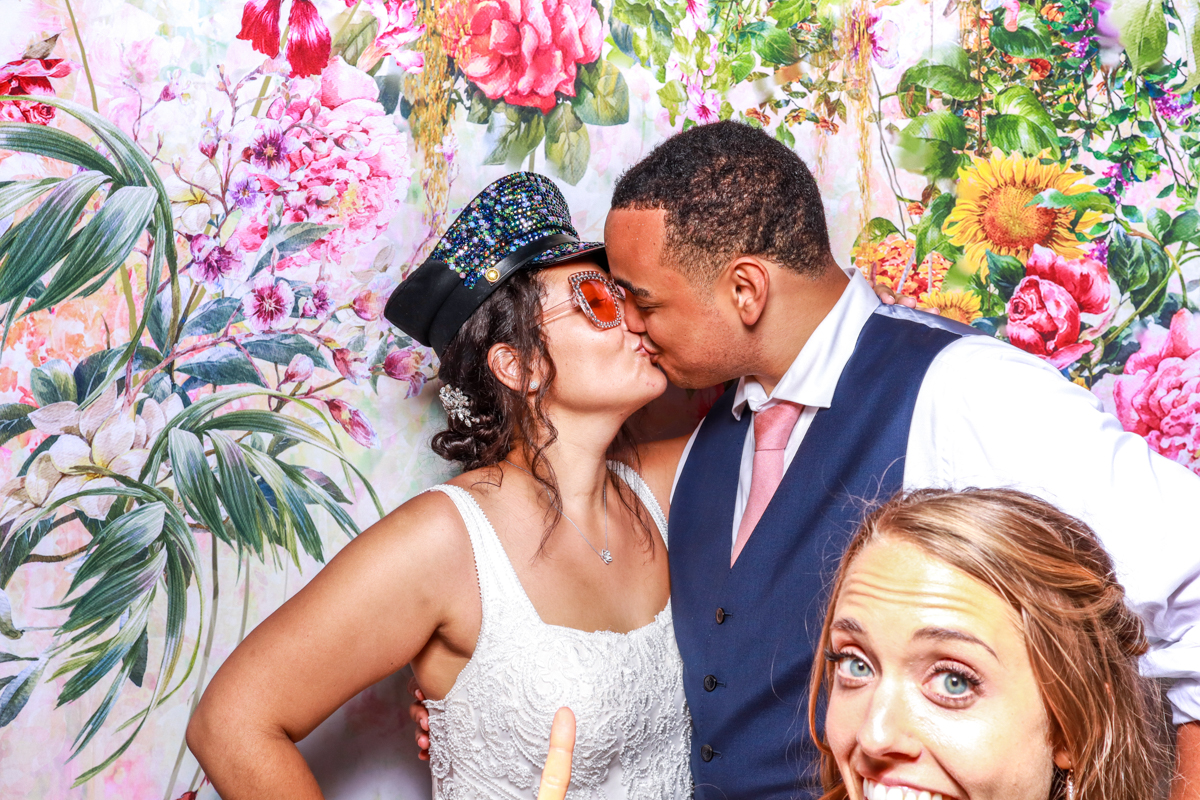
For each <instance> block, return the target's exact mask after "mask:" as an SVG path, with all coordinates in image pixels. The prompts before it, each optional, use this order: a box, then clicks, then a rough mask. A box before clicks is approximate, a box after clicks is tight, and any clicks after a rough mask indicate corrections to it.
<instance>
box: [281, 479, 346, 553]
mask: <svg viewBox="0 0 1200 800" xmlns="http://www.w3.org/2000/svg"><path fill="white" fill-rule="evenodd" d="M278 463H279V466H280V467H282V468H283V471H284V472H286V473H287V474H288V477H290V478H291V479H292V480H293V481H295V482H296V483H297V484H298V485H300V486H301V487H302V488H303V489H304V490H305V491H307V492H308V494H309V496H311V497H312V498H313V499H315V500H316V501H317V502H318V503H320V505H321V506H322V507H323V508H324V509H325V510H326V511H328V512H329V515H330V516H331V517H333V519H334V521H335V522H337V524H338V525H339V526H340V527H341V528H342V530H343V531H345V532H346V534H347V535H348V536H354V535H356V534H358V532H359V530H358V525H357V524H355V522H354V520H353V518H351V516H350V515H349V514H347V513H346V510H345V509H344V508H342V507H341V506H340V505H338V503H337V501H336V500H334V499H333V497H332V496H331V495H330V494H329V493H328V492H326V491H325V490H324V489H322V488H321V487H320V486H318V485H317V484H316V483H315V482H313V481H312V479H310V478H309V477H308V476H307V475H305V474H304V472H303V471H301V470H300V468H298V467H294V466H292V465H291V464H285V463H283V462H282V461H281V462H278Z"/></svg>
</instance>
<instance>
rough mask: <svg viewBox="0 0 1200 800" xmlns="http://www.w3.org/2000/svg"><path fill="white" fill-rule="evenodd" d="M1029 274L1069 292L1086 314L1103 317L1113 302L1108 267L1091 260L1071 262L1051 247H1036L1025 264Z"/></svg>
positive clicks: (1078, 259)
mask: <svg viewBox="0 0 1200 800" xmlns="http://www.w3.org/2000/svg"><path fill="white" fill-rule="evenodd" d="M1025 274H1026V275H1034V276H1036V277H1038V278H1045V279H1046V280H1048V281H1053V282H1054V283H1057V284H1058V285H1059V286H1061V287H1063V288H1064V289H1066V290H1067V292H1069V293H1070V295H1071V297H1073V298H1074V299H1075V303H1076V304H1077V305H1078V306H1079V310H1080V311H1082V312H1083V313H1084V314H1102V313H1104V312H1105V311H1107V310H1108V306H1109V302H1110V301H1111V300H1112V283H1111V282H1110V281H1109V279H1108V267H1106V266H1104V264H1102V263H1100V262H1099V261H1096V260H1094V259H1091V258H1076V259H1072V260H1070V261H1068V260H1067V259H1065V258H1063V257H1062V256H1060V255H1058V254H1057V253H1055V252H1054V251H1053V250H1051V249H1049V248H1048V247H1042V246H1041V245H1040V244H1035V245H1034V246H1033V252H1032V253H1030V255H1029V260H1028V261H1026V262H1025Z"/></svg>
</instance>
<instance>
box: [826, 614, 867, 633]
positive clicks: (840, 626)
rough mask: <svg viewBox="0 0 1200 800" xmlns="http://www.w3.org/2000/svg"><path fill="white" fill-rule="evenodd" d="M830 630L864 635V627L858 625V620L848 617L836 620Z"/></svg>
mask: <svg viewBox="0 0 1200 800" xmlns="http://www.w3.org/2000/svg"><path fill="white" fill-rule="evenodd" d="M829 628H830V629H831V630H835V631H845V632H846V633H862V632H863V628H862V625H859V624H858V620H856V619H850V618H848V617H840V618H838V619H835V620H834V621H833V624H832V625H830V626H829Z"/></svg>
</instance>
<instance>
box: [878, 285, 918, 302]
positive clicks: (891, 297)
mask: <svg viewBox="0 0 1200 800" xmlns="http://www.w3.org/2000/svg"><path fill="white" fill-rule="evenodd" d="M871 288H873V289H874V290H875V294H877V295H879V299H880V300H882V301H883V304H884V305H885V306H894V305H896V304H900V305H902V306H907V307H908V308H916V307H917V300H916V298H914V297H909V296H908V295H903V294H900V295H898V294H896V293H895V292H893V291H892V290H891V289H890V288H888V286H887V285H886V284H883V283H877V284H875V285H874V286H873V287H871Z"/></svg>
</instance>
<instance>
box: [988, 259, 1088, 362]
mask: <svg viewBox="0 0 1200 800" xmlns="http://www.w3.org/2000/svg"><path fill="white" fill-rule="evenodd" d="M1111 308H1112V283H1111V282H1110V280H1109V277H1108V267H1106V266H1104V264H1101V263H1100V262H1099V261H1096V260H1094V259H1091V258H1076V259H1071V260H1068V259H1065V258H1063V257H1062V256H1060V255H1058V254H1056V253H1055V252H1054V251H1052V250H1050V249H1048V248H1045V247H1042V246H1041V245H1034V247H1033V252H1032V253H1031V254H1030V256H1029V260H1028V261H1027V262H1026V264H1025V277H1024V278H1023V279H1022V280H1021V282H1020V283H1019V284H1017V288H1016V290H1015V291H1014V292H1013V296H1012V298H1011V299H1010V300H1009V301H1008V339H1009V341H1011V342H1012V343H1013V344H1015V345H1016V346H1017V347H1019V348H1021V349H1022V350H1025V351H1027V352H1029V353H1032V354H1034V355H1035V356H1037V357H1039V358H1042V359H1045V360H1046V361H1048V362H1049V363H1051V364H1053V365H1054V366H1055V367H1057V368H1059V369H1062V368H1063V367H1066V366H1068V365H1070V364H1073V363H1075V362H1076V361H1078V360H1079V359H1080V358H1082V357H1083V356H1084V355H1085V354H1087V353H1090V352H1091V351H1092V349H1093V348H1094V347H1095V344H1094V342H1092V341H1088V340H1087V338H1086V337H1081V333H1082V332H1083V323H1082V320H1081V317H1080V315H1081V314H1103V313H1105V312H1107V311H1109V310H1110V309H1111ZM1097 327H1101V328H1103V327H1104V326H1103V325H1101V326H1097Z"/></svg>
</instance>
